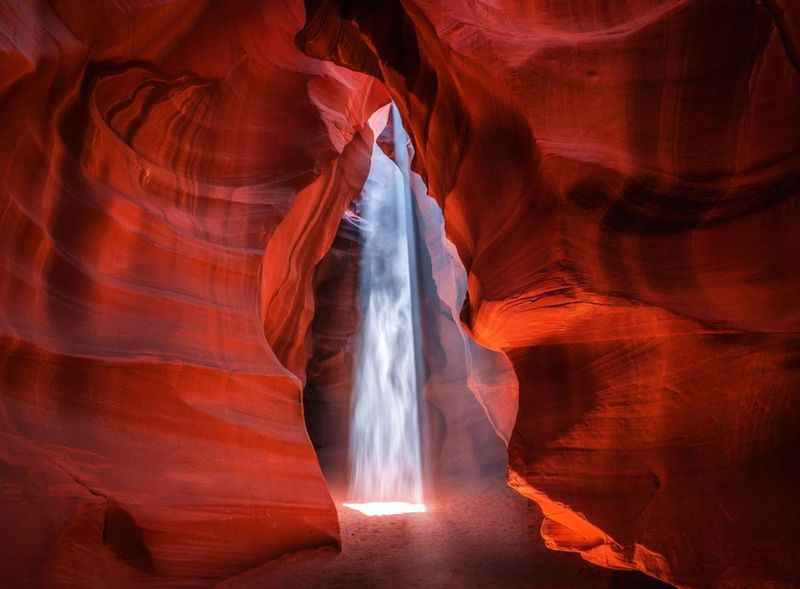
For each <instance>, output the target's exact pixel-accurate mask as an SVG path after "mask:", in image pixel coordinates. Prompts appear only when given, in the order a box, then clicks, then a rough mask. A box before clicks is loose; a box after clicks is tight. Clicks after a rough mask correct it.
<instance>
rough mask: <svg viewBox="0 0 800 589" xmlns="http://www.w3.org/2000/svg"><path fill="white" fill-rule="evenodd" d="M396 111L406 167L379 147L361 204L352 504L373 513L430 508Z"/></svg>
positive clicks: (412, 263) (409, 217) (410, 229)
mask: <svg viewBox="0 0 800 589" xmlns="http://www.w3.org/2000/svg"><path fill="white" fill-rule="evenodd" d="M392 111H393V112H392V115H393V117H392V118H393V132H394V135H395V154H398V156H397V157H398V162H399V164H400V167H398V166H397V165H396V164H395V163H394V161H392V160H391V159H390V158H389V157H387V156H386V154H384V153H383V151H382V150H381V149H380V147H378V146H377V144H375V145H373V149H372V161H371V165H370V171H369V176H368V177H367V181H366V183H365V185H364V189H363V191H362V195H361V201H360V205H359V206H360V210H359V217H360V225H359V228H360V230H361V231H362V235H363V239H364V242H363V250H362V252H363V254H362V260H361V273H360V285H359V287H360V290H359V294H360V301H361V308H362V314H363V315H362V317H363V320H362V327H361V329H362V331H361V335H360V340H359V346H358V352H357V359H356V363H355V375H354V385H355V387H354V391H353V414H352V425H351V429H350V468H351V472H350V490H349V498H350V501H351V503H349V504H345V505H347V506H348V507H352V508H353V509H358V508H357V507H355V505H357V504H361V505H362V506H363V507H364V509H359V510H360V511H362V512H363V513H366V514H367V515H385V514H388V513H409V512H419V511H424V509H425V506H424V505H423V502H422V460H421V450H420V445H421V444H420V427H419V380H420V379H419V365H418V358H419V336H418V330H419V326H418V324H417V322H418V317H419V312H418V308H419V301H418V300H416V299H417V290H416V289H417V282H416V280H417V278H416V272H417V269H416V259H415V250H414V246H415V243H414V225H413V208H412V204H411V200H410V199H411V191H410V188H409V185H408V170H407V168H408V158H407V153H408V152H407V146H406V144H407V141H408V138H407V136H406V134H405V131H404V129H403V127H402V124H401V123H400V117H399V115H398V113H397V111H396V109H395V108H394V106H392ZM379 112H380V111H379ZM376 114H378V113H376ZM385 115H386V113H385V112H383V116H385ZM404 170H405V173H404ZM370 506H371V507H370ZM398 509H403V511H395V510H398Z"/></svg>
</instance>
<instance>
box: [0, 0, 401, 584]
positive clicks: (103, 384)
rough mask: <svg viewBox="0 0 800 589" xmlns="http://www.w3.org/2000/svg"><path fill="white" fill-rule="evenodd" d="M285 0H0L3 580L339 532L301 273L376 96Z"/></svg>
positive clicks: (345, 185)
mask: <svg viewBox="0 0 800 589" xmlns="http://www.w3.org/2000/svg"><path fill="white" fill-rule="evenodd" d="M302 22H303V8H302V5H301V4H300V3H298V2H288V3H270V2H197V1H194V0H192V1H188V0H187V1H172V2H158V3H153V2H145V1H140V2H137V1H127V2H121V3H120V2H100V3H94V4H92V6H91V7H88V6H87V5H86V3H83V2H77V1H60V2H49V3H48V2H43V1H31V2H13V3H4V4H3V5H2V6H0V39H2V41H0V65H1V66H2V69H0V71H2V75H0V80H1V81H0V91H1V92H2V94H1V95H0V99H1V100H2V115H1V116H2V127H1V128H0V134H2V141H0V145H2V147H0V162H1V163H2V169H3V183H2V188H0V211H2V213H0V264H1V265H0V277H1V278H0V298H1V299H2V314H0V329H2V333H0V339H1V340H2V341H1V342H0V345H2V357H1V358H2V361H1V362H0V365H1V368H0V383H2V384H0V392H1V394H2V397H0V399H1V400H2V403H0V440H2V443H0V522H2V524H3V526H4V529H5V530H6V531H7V533H9V534H11V535H12V536H13V540H12V539H11V538H7V539H6V542H5V543H4V547H3V551H2V552H3V554H2V557H1V558H0V579H2V584H3V585H4V586H7V587H36V586H47V587H81V588H84V587H106V586H109V585H110V584H113V585H114V586H119V587H129V586H135V587H141V586H145V585H148V584H156V585H159V586H165V585H167V584H168V585H169V586H171V587H177V586H206V585H208V584H209V583H211V582H213V581H214V579H221V578H224V577H228V576H231V575H234V574H236V573H239V572H241V571H242V570H245V569H247V568H249V567H252V566H255V565H258V564H260V563H263V562H264V561H266V560H268V559H270V558H272V557H274V556H276V555H278V554H281V553H283V552H286V551H288V550H293V549H298V548H303V547H311V546H322V545H335V544H336V543H337V541H338V537H337V535H338V524H337V521H336V513H335V510H334V506H333V503H332V501H331V499H330V496H329V493H328V490H327V488H326V485H325V481H324V480H323V477H322V475H321V472H320V470H319V467H318V464H317V461H316V457H315V455H314V451H313V448H312V446H311V444H310V441H309V439H308V436H307V433H306V430H305V428H304V423H303V412H302V407H301V391H302V386H303V384H302V383H303V379H304V367H305V361H306V358H305V354H306V353H307V352H306V337H307V332H308V326H309V323H310V321H311V317H312V315H313V291H312V288H311V280H312V277H313V272H314V267H315V265H316V264H317V263H318V262H319V260H320V259H321V258H322V256H323V254H324V253H325V252H326V251H327V250H328V248H329V247H330V244H331V242H332V240H333V237H334V233H335V231H336V228H337V226H338V223H339V219H340V217H341V215H342V213H343V211H344V210H345V207H346V206H347V203H348V202H349V200H350V199H351V198H352V197H354V196H355V195H356V194H357V193H358V191H359V190H360V187H361V184H362V183H363V180H364V178H365V176H366V173H367V166H368V157H369V151H368V149H367V148H368V146H369V145H370V144H371V141H372V135H371V131H369V129H366V128H364V123H365V121H366V118H367V116H368V115H369V114H371V112H372V111H374V110H375V108H377V107H378V106H379V105H380V104H381V103H382V102H385V101H386V97H385V94H384V93H383V91H382V90H381V89H380V87H379V86H378V85H377V84H376V83H375V81H374V80H372V79H371V78H368V77H366V76H364V75H361V74H357V73H354V72H351V71H347V70H344V69H342V68H339V67H337V66H334V65H332V64H329V63H322V62H320V61H317V60H315V59H311V58H309V57H307V56H305V55H303V54H302V53H301V52H300V51H298V50H297V49H296V48H295V46H294V43H293V37H294V34H295V32H296V31H297V30H298V29H299V28H300V27H301V25H302Z"/></svg>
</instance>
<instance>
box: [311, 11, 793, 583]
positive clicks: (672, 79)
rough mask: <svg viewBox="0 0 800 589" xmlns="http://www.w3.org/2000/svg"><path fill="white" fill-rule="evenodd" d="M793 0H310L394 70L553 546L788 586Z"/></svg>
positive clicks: (351, 58) (328, 23)
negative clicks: (509, 386)
mask: <svg viewBox="0 0 800 589" xmlns="http://www.w3.org/2000/svg"><path fill="white" fill-rule="evenodd" d="M790 4H791V3H789V2H781V1H778V0H775V1H770V2H764V3H760V2H749V1H743V2H739V3H736V6H735V8H734V7H732V5H731V3H729V2H723V1H721V0H720V1H700V0H665V1H657V0H641V1H638V0H637V1H629V2H584V1H578V0H574V1H565V2H550V1H545V0H542V1H536V2H530V3H518V2H504V1H496V2H480V3H475V2H449V1H448V2H440V1H438V0H419V1H414V0H403V1H397V2H391V3H386V4H385V6H384V7H383V8H382V10H381V11H375V10H372V9H371V5H370V3H367V2H347V3H339V2H335V1H333V0H324V1H323V0H307V2H306V5H307V10H308V14H309V19H308V23H307V25H306V27H305V29H304V30H303V32H302V33H301V34H300V36H299V38H298V40H299V42H300V44H301V45H302V46H303V47H304V49H305V50H306V51H307V52H308V53H310V54H312V55H315V56H318V57H327V58H328V59H331V60H333V61H336V62H338V63H341V64H344V65H347V66H349V67H352V68H354V69H357V70H360V71H364V72H367V73H370V74H372V75H375V76H377V77H380V78H381V79H383V80H384V82H385V83H386V85H387V88H388V89H389V91H390V93H391V94H392V97H393V99H394V100H395V102H396V103H397V104H398V106H399V107H400V109H401V111H402V113H403V116H404V119H405V121H406V123H407V124H406V126H407V128H408V129H409V132H410V133H411V135H412V137H413V140H414V144H415V147H416V150H417V157H416V162H415V165H416V168H417V169H418V170H419V171H420V172H421V173H423V174H424V175H425V177H426V180H427V183H428V186H429V189H430V191H431V193H432V194H433V195H434V196H435V197H436V198H437V199H438V200H439V202H440V203H441V205H442V206H443V209H444V211H445V219H446V226H447V234H448V236H449V238H450V239H451V240H452V241H453V243H454V244H455V245H456V247H457V249H458V253H459V256H460V257H461V259H462V260H463V262H464V264H465V266H466V268H467V271H468V284H469V289H468V302H467V304H466V305H465V306H464V308H463V311H462V314H461V318H462V320H463V321H464V322H465V324H466V325H467V326H468V327H469V328H470V329H471V331H472V333H473V334H474V335H475V337H476V338H477V340H478V341H479V342H480V343H482V344H484V345H486V346H488V347H492V348H498V349H502V350H504V351H505V352H506V354H507V355H508V358H509V359H510V360H511V362H512V363H513V365H514V368H515V371H516V374H517V378H518V380H519V383H520V388H519V415H518V417H517V420H516V424H515V426H514V429H513V434H512V436H511V440H510V447H509V458H510V471H509V480H510V483H511V484H512V486H514V487H515V488H516V489H518V490H519V491H520V492H521V493H523V494H524V495H526V496H528V497H530V498H531V499H533V500H534V501H536V502H537V503H538V504H539V505H540V507H541V508H542V509H543V511H544V512H545V514H546V516H547V517H546V520H545V524H544V525H543V527H542V530H541V531H542V535H543V536H544V538H545V541H546V542H547V544H548V545H549V546H550V547H551V548H553V549H556V550H570V551H576V552H579V553H581V554H582V555H583V557H584V558H586V559H588V560H590V561H592V562H594V563H596V564H599V565H603V566H609V567H614V568H636V569H640V570H642V571H645V572H647V573H649V574H650V575H653V576H656V577H659V578H661V579H664V580H668V581H670V582H672V583H674V584H676V585H685V586H695V587H706V586H715V587H757V586H766V585H768V584H769V585H770V586H780V587H784V586H785V587H791V586H795V585H796V584H798V582H800V578H798V573H797V570H796V566H795V563H794V562H793V559H794V554H796V553H797V548H798V542H797V538H798V533H800V515H798V510H797V509H796V508H795V500H794V499H793V497H795V496H797V495H798V493H799V492H800V484H798V476H797V474H796V472H795V469H794V468H793V464H794V462H795V460H794V455H795V446H796V443H797V441H798V432H799V431H800V427H799V426H800V404H798V397H797V394H796V393H797V391H798V387H800V373H798V371H797V364H798V363H797V351H798V343H797V342H798V340H800V338H799V337H798V329H799V328H800V315H798V312H797V307H796V304H795V300H796V299H797V298H798V294H800V277H799V276H798V274H797V272H795V262H794V260H795V259H796V258H797V256H798V254H800V234H799V232H798V228H799V227H800V217H799V216H798V211H800V208H798V189H800V181H799V180H798V178H799V177H800V162H798V155H799V154H800V101H799V100H798V99H797V97H798V96H800V76H798V70H797V68H796V66H797V59H796V55H797V39H798V35H797V30H798V29H797V26H796V25H797V22H798V13H797V10H796V9H794V8H793V7H791V5H790Z"/></svg>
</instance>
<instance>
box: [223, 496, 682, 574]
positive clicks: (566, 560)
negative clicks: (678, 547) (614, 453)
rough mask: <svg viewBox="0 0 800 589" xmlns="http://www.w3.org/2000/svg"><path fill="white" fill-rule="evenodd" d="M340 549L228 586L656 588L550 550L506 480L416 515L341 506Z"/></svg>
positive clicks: (533, 512) (289, 561)
mask: <svg viewBox="0 0 800 589" xmlns="http://www.w3.org/2000/svg"><path fill="white" fill-rule="evenodd" d="M338 509H339V517H340V522H341V532H342V551H341V553H340V554H337V553H335V552H334V551H331V550H320V551H305V552H301V553H296V554H293V555H289V556H287V557H284V558H282V559H280V560H279V561H276V562H274V563H272V564H270V565H268V566H267V567H264V568H262V569H259V570H256V571H252V572H250V573H247V574H245V575H242V576H241V577H238V578H237V579H235V580H232V581H231V582H229V583H226V584H225V585H224V587H226V588H234V587H264V588H270V589H271V588H280V589H282V588H292V589H295V588H296V589H351V588H375V589H379V588H380V589H382V588H387V587H388V588H393V589H399V588H402V589H405V588H409V589H412V588H418V587H419V588H422V587H424V588H426V589H445V588H486V589H522V588H531V589H533V588H536V589H584V588H586V589H594V588H609V589H610V588H614V589H658V588H662V587H667V586H666V585H662V584H661V583H658V582H656V581H654V580H651V579H649V578H648V577H645V576H644V575H640V574H638V573H627V572H617V571H609V570H605V569H600V568H597V567H594V566H591V565H589V564H587V563H585V562H584V561H582V560H581V559H580V558H579V557H578V556H577V555H574V554H567V553H558V552H552V551H550V550H548V549H547V548H545V546H544V544H543V542H542V540H541V539H540V537H539V535H538V528H539V525H540V523H541V513H540V512H539V511H538V509H537V508H536V506H535V505H533V504H531V503H529V502H528V501H526V500H525V499H523V498H522V497H520V496H518V495H517V494H516V493H514V492H513V491H512V490H511V489H509V488H508V487H506V486H505V484H504V482H503V481H502V480H493V481H490V482H485V483H483V484H482V485H479V486H476V487H474V488H472V489H470V490H465V491H463V492H461V493H460V494H458V495H452V496H449V497H446V498H442V499H440V500H439V501H438V502H436V503H434V504H432V505H430V506H429V511H428V512H427V513H422V514H407V515H399V516H385V517H368V516H365V515H362V514H360V513H358V512H355V511H353V510H350V509H348V508H345V507H343V506H342V505H341V503H340V504H339V506H338Z"/></svg>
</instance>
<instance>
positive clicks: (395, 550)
mask: <svg viewBox="0 0 800 589" xmlns="http://www.w3.org/2000/svg"><path fill="white" fill-rule="evenodd" d="M392 111H394V112H392ZM370 125H371V127H372V129H373V131H374V135H375V142H374V144H373V146H372V156H371V157H372V161H371V168H370V173H369V176H368V179H367V180H366V182H365V185H364V187H363V189H362V191H361V194H360V196H359V197H358V198H356V199H355V201H354V202H353V203H352V204H351V205H350V208H349V209H348V210H347V212H346V213H345V215H344V217H343V218H342V221H341V224H340V226H339V229H338V231H337V235H336V238H335V240H334V242H333V245H332V247H331V249H330V251H329V252H328V254H327V255H326V256H325V258H324V259H323V260H322V262H321V263H320V265H319V267H318V269H317V272H316V276H315V300H316V314H315V318H314V321H313V323H312V340H313V341H314V344H315V347H314V350H313V354H312V357H311V360H310V362H309V365H308V369H307V371H308V372H307V373H308V382H307V385H306V387H305V391H304V408H305V417H306V425H307V428H308V431H309V434H310V437H311V439H312V442H313V444H314V447H315V450H316V452H317V454H318V457H319V460H320V465H321V467H322V469H323V472H324V475H325V479H326V482H327V484H328V486H329V489H330V491H331V494H332V496H333V497H334V500H335V501H336V503H337V505H338V506H339V509H338V516H339V522H340V526H341V540H342V546H341V554H339V555H338V556H336V557H335V558H334V559H328V560H324V559H323V560H313V559H312V561H307V560H304V559H303V560H300V561H298V562H296V563H288V564H282V565H281V567H280V568H279V569H277V570H276V571H275V572H274V573H273V575H272V576H271V577H270V580H271V581H272V582H274V583H275V584H276V586H283V585H282V584H286V586H288V585H289V584H296V586H303V587H319V588H322V587H337V586H359V587H360V586H376V587H377V586H391V585H392V584H394V585H395V586H403V587H427V586H502V587H504V588H506V589H513V588H516V587H520V588H521V587H529V586H530V579H534V578H535V579H537V580H538V582H539V583H540V586H542V587H553V588H555V587H560V588H565V589H566V588H567V587H570V588H572V587H576V586H603V587H619V588H631V589H632V588H639V589H645V588H647V589H655V588H658V587H661V584H660V583H658V582H656V581H654V580H651V579H648V578H645V577H644V576H643V575H641V574H640V573H630V572H612V571H607V570H601V569H597V568H595V567H592V566H590V565H589V564H587V563H585V562H584V561H582V560H581V559H580V558H579V557H578V556H577V555H575V554H569V553H558V552H552V551H550V550H548V549H547V548H546V547H545V545H544V544H543V543H542V542H541V541H539V540H537V538H538V530H537V528H538V526H539V525H541V517H542V515H541V512H540V511H539V509H538V507H536V505H535V504H534V503H532V502H530V501H528V500H526V499H525V498H523V497H522V496H520V495H519V494H517V493H515V492H514V491H513V490H512V489H511V488H509V487H508V485H507V483H506V467H507V453H506V443H507V438H508V436H509V434H510V431H511V427H512V425H513V422H514V419H515V417H516V410H517V408H516V405H515V404H514V405H511V404H509V403H508V402H507V400H508V399H513V400H514V402H516V394H517V392H516V386H517V384H516V377H515V375H514V372H513V369H512V367H511V364H510V362H509V360H508V359H507V358H506V356H505V355H504V354H502V353H501V352H499V351H495V350H490V349H486V348H483V347H482V346H480V345H479V344H477V343H476V342H475V341H474V340H473V339H472V337H471V335H470V334H469V333H468V332H467V331H466V330H465V329H464V328H463V326H462V324H461V320H460V315H461V311H462V307H463V306H464V303H465V298H466V292H467V276H466V272H465V270H464V267H463V264H462V263H461V260H460V258H459V257H458V253H457V252H456V249H455V247H454V245H453V244H452V243H451V242H450V241H449V240H448V239H447V237H446V236H445V230H444V218H443V214H442V210H441V208H440V207H439V205H438V203H437V202H436V201H435V200H434V199H433V198H432V197H431V196H429V194H428V192H427V187H426V185H425V182H424V181H423V179H422V177H421V176H419V175H418V174H417V173H415V172H413V171H410V170H408V168H406V173H405V174H403V169H404V167H405V166H408V162H410V160H411V159H413V155H414V152H413V146H412V145H411V143H410V141H409V140H408V137H407V135H406V134H405V132H404V130H403V127H402V122H401V121H400V117H399V116H398V113H397V111H396V110H395V109H394V108H392V109H391V110H390V106H389V105H386V106H385V107H383V108H382V109H381V110H379V111H378V112H377V113H376V114H375V115H373V117H372V118H371V119H370ZM498 399H505V400H506V403H503V404H500V403H498V402H497V401H498ZM373 516H385V517H373ZM498 571H502V574H501V576H500V580H499V582H500V585H493V584H494V583H497V582H498Z"/></svg>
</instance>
